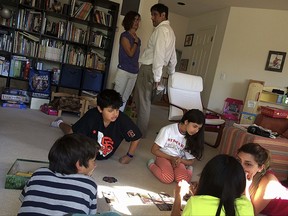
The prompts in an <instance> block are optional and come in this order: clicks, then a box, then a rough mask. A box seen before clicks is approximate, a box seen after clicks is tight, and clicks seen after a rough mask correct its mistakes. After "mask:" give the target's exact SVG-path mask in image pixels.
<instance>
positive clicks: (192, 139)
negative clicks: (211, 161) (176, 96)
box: [180, 109, 205, 160]
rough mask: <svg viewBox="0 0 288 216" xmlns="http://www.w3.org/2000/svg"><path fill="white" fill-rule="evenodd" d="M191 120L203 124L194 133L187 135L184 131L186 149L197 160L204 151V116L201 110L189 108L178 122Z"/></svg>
mask: <svg viewBox="0 0 288 216" xmlns="http://www.w3.org/2000/svg"><path fill="white" fill-rule="evenodd" d="M186 120H187V121H188V122H193V123H196V124H201V125H203V126H202V127H201V128H200V130H199V131H198V133H196V134H194V135H192V136H191V135H189V134H188V133H187V132H186V136H185V138H186V150H187V151H188V152H189V153H190V154H192V155H193V156H194V157H195V158H196V159H197V160H200V159H201V158H202V155H203V151H204V124H205V116H204V114H203V112H202V111H200V110H199V109H191V110H189V111H187V112H186V113H185V114H184V115H183V117H182V119H181V120H180V122H181V123H182V124H184V123H185V121H186Z"/></svg>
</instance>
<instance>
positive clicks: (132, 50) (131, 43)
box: [114, 11, 141, 111]
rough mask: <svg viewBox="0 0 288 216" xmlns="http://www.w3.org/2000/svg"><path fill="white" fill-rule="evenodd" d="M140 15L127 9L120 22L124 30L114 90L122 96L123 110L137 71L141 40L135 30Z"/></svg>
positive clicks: (121, 108)
mask: <svg viewBox="0 0 288 216" xmlns="http://www.w3.org/2000/svg"><path fill="white" fill-rule="evenodd" d="M140 21H141V16H140V14H139V13H137V12H135V11H129V12H128V13H127V14H126V15H125V17H124V19H123V22H122V26H123V27H124V29H125V31H124V32H122V34H121V36H120V46H119V56H118V58H119V64H118V68H117V72H116V77H115V86H114V90H116V91H117V92H119V93H120V94H121V96H122V100H123V105H122V107H120V110H121V111H124V109H125V105H126V102H127V100H128V99H129V96H130V95H131V93H132V91H133V88H134V85H135V82H136V79H137V75H138V72H139V63H138V59H139V53H140V46H141V40H140V38H139V37H138V36H137V34H136V31H137V29H138V27H139V23H140Z"/></svg>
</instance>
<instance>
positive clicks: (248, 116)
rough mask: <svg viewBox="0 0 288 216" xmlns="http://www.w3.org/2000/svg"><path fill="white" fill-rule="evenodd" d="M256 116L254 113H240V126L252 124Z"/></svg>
mask: <svg viewBox="0 0 288 216" xmlns="http://www.w3.org/2000/svg"><path fill="white" fill-rule="evenodd" d="M256 116H257V114H254V113H248V112H242V113H241V119H240V124H249V125H251V124H253V123H254V121H255V118H256Z"/></svg>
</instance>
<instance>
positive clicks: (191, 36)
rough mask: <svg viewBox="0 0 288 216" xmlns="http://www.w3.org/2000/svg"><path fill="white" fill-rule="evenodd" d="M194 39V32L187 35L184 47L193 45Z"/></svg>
mask: <svg viewBox="0 0 288 216" xmlns="http://www.w3.org/2000/svg"><path fill="white" fill-rule="evenodd" d="M193 39H194V34H188V35H186V37H185V41H184V47H187V46H192V43H193Z"/></svg>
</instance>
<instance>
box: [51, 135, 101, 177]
mask: <svg viewBox="0 0 288 216" xmlns="http://www.w3.org/2000/svg"><path fill="white" fill-rule="evenodd" d="M99 148H100V146H99V144H98V143H97V142H96V141H95V140H93V139H91V138H89V137H87V136H84V135H81V134H67V135H64V136H63V137H61V138H59V139H57V140H56V142H55V143H54V145H53V146H52V148H51V149H50V151H49V154H48V159H49V169H50V170H51V171H53V172H57V173H61V174H76V173H77V167H76V163H77V161H79V164H80V166H85V167H88V161H89V160H90V159H93V158H95V157H96V155H97V153H98V150H99Z"/></svg>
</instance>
